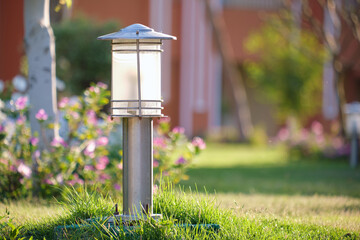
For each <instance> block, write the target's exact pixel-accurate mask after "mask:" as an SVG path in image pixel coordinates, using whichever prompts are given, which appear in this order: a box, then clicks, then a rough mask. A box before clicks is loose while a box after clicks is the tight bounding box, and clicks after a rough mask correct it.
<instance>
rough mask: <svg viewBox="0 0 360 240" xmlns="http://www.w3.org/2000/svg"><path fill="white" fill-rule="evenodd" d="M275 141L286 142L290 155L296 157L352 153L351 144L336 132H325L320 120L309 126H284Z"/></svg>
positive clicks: (337, 155) (340, 155) (332, 156)
mask: <svg viewBox="0 0 360 240" xmlns="http://www.w3.org/2000/svg"><path fill="white" fill-rule="evenodd" d="M334 132H336V131H334ZM275 142H276V143H283V144H285V146H286V147H287V148H288V150H289V153H290V155H291V156H295V157H311V156H314V155H315V156H316V155H321V156H325V157H330V158H336V157H342V156H347V155H349V153H350V146H349V144H347V143H346V142H345V140H344V139H343V138H342V137H340V136H336V134H335V133H332V134H325V132H324V128H323V126H322V124H321V123H320V122H318V121H314V122H312V124H311V126H310V127H309V128H302V129H295V130H290V129H289V128H288V127H283V128H281V129H280V130H279V132H278V134H277V136H276V138H275Z"/></svg>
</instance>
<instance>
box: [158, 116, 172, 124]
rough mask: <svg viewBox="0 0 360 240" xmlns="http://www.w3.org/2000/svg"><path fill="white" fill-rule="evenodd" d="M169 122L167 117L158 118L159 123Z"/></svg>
mask: <svg viewBox="0 0 360 240" xmlns="http://www.w3.org/2000/svg"><path fill="white" fill-rule="evenodd" d="M169 122H170V118H169V117H164V118H160V120H159V123H169Z"/></svg>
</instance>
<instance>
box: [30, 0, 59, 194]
mask: <svg viewBox="0 0 360 240" xmlns="http://www.w3.org/2000/svg"><path fill="white" fill-rule="evenodd" d="M24 21H25V22H24V26H25V48H26V54H27V58H28V65H29V74H28V77H29V79H28V80H29V99H30V106H31V107H30V125H31V132H32V134H34V133H35V132H37V133H38V134H39V140H40V141H39V148H40V149H44V148H45V147H46V146H47V145H48V143H49V142H50V141H51V140H52V139H53V138H54V137H55V136H57V128H56V126H57V124H56V122H57V119H56V113H57V108H56V78H55V43H54V36H53V31H52V28H51V26H50V20H49V0H24ZM39 109H44V110H45V112H46V113H47V115H48V117H49V118H48V119H49V120H50V121H52V122H54V123H55V124H54V126H55V128H54V129H52V130H46V131H44V130H42V129H41V127H40V124H39V122H38V121H37V119H36V118H35V115H36V113H37V112H38V111H39ZM36 173H37V159H34V160H33V175H34V189H35V191H34V194H35V195H36V194H37V190H36V189H38V187H39V183H38V181H36V179H37V178H36V175H37V174H36Z"/></svg>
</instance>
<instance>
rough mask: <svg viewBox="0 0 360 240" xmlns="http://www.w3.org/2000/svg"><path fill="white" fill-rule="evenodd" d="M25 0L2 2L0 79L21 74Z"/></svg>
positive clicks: (2, 0)
mask: <svg viewBox="0 0 360 240" xmlns="http://www.w3.org/2000/svg"><path fill="white" fill-rule="evenodd" d="M23 2H24V1H23V0H11V1H9V0H0V79H2V80H5V81H7V80H11V79H12V78H13V77H14V76H15V75H16V74H18V73H19V67H20V57H21V56H22V55H23V52H24V51H23V38H24V26H23V23H24V17H23V12H24V9H23Z"/></svg>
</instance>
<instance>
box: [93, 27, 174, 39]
mask: <svg viewBox="0 0 360 240" xmlns="http://www.w3.org/2000/svg"><path fill="white" fill-rule="evenodd" d="M97 39H98V40H114V39H169V40H176V37H174V36H171V35H168V34H164V33H160V32H155V31H154V29H152V28H149V27H147V26H145V25H142V24H139V23H135V24H132V25H130V26H128V27H126V28H123V29H120V30H119V31H118V32H114V33H110V34H106V35H103V36H100V37H98V38H97Z"/></svg>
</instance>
